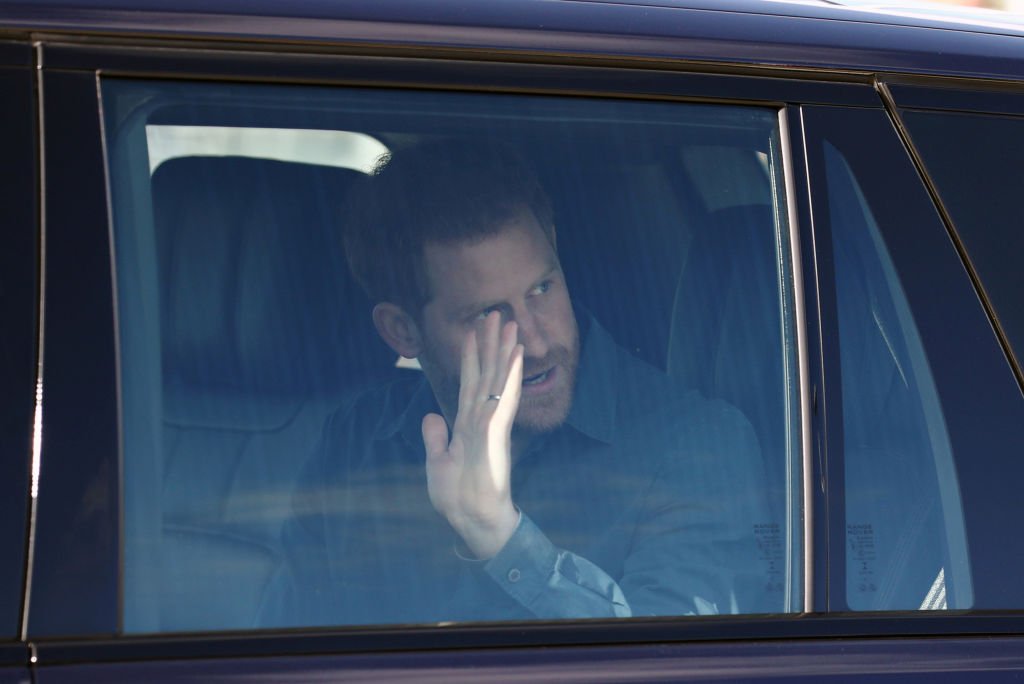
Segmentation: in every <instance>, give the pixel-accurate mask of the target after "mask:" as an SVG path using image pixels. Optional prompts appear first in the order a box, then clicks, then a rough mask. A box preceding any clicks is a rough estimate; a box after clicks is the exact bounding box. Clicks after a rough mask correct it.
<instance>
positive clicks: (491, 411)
mask: <svg viewBox="0 0 1024 684" xmlns="http://www.w3.org/2000/svg"><path fill="white" fill-rule="evenodd" d="M517 335H518V330H517V327H516V324H515V322H514V321H509V322H508V323H505V324H504V325H502V324H501V316H500V314H498V313H497V312H492V313H490V314H488V315H487V317H486V318H485V319H484V320H483V321H482V323H481V325H479V326H478V327H477V328H476V329H475V330H473V331H471V332H470V333H469V334H467V336H466V339H465V342H464V344H463V348H462V375H461V384H460V387H459V407H458V414H457V415H456V417H455V424H454V425H453V426H452V435H451V440H450V441H449V439H448V425H447V424H446V423H445V421H444V418H442V417H441V416H440V415H438V414H436V413H431V414H428V415H427V416H425V417H424V418H423V445H424V446H425V447H426V452H427V487H428V490H429V493H430V502H431V503H432V504H433V506H434V508H435V509H436V510H437V511H438V512H439V513H441V514H442V515H444V516H445V518H447V520H448V522H449V523H450V524H451V526H452V527H453V528H454V529H455V531H456V532H457V533H458V534H459V535H460V536H461V537H462V539H463V540H464V541H465V542H466V545H467V546H469V548H470V550H471V551H472V552H473V553H474V554H475V555H476V557H477V558H490V557H491V556H494V555H495V554H496V553H498V551H500V550H501V548H502V547H503V546H504V545H505V543H506V542H507V541H508V539H509V537H511V536H512V533H513V532H514V531H515V528H516V524H517V522H518V514H517V513H516V510H515V506H514V505H513V504H512V490H511V483H510V478H511V473H512V423H513V421H514V420H515V416H516V411H517V410H518V408H519V395H520V392H521V390H522V381H523V345H521V344H518V343H517V341H516V340H517Z"/></svg>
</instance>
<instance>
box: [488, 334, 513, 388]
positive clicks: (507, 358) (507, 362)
mask: <svg viewBox="0 0 1024 684" xmlns="http://www.w3.org/2000/svg"><path fill="white" fill-rule="evenodd" d="M518 338H519V326H517V325H516V322H515V321H509V322H508V323H506V324H505V325H503V326H502V327H501V339H500V340H499V342H498V361H497V363H496V364H495V367H496V370H495V374H494V379H493V381H492V382H491V384H490V385H488V387H490V388H491V391H490V393H491V394H492V395H501V396H504V395H505V384H506V383H507V382H508V374H509V371H510V369H511V366H512V352H513V351H515V348H516V342H517V340H518Z"/></svg>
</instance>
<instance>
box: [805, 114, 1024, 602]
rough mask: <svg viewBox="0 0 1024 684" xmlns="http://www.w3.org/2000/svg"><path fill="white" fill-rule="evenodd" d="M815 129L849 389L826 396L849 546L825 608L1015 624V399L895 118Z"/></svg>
mask: <svg viewBox="0 0 1024 684" xmlns="http://www.w3.org/2000/svg"><path fill="white" fill-rule="evenodd" d="M805 117H806V118H805V120H806V122H807V131H808V137H809V140H811V141H812V142H811V146H810V149H811V160H812V164H811V173H812V175H815V177H817V178H821V179H822V182H821V184H820V185H819V186H818V194H817V195H815V196H814V197H812V199H813V200H814V202H815V204H816V209H817V210H818V211H820V212H821V213H820V214H819V215H818V216H817V217H816V220H815V223H816V228H817V227H818V226H824V225H827V226H828V227H829V232H828V239H830V240H831V246H830V248H829V249H828V250H827V252H826V253H825V254H826V255H828V256H824V255H822V254H819V259H821V260H822V261H821V263H827V264H829V265H830V267H831V268H833V269H834V276H835V280H834V295H835V297H834V300H832V299H831V297H829V296H825V298H824V299H823V302H824V303H823V318H825V319H826V320H827V319H830V318H833V317H834V325H835V328H834V330H835V332H836V337H835V339H834V340H832V341H831V342H830V343H828V347H829V348H830V349H829V351H827V352H826V354H828V353H830V352H831V353H834V354H835V356H834V357H833V359H834V361H833V362H832V363H833V364H834V368H835V369H836V370H837V371H838V372H837V374H836V376H835V378H834V379H838V380H839V381H840V382H839V386H840V388H841V391H840V392H839V396H834V395H827V396H830V397H831V398H829V399H828V404H829V405H830V406H831V409H830V410H829V412H828V413H829V415H830V416H834V417H835V418H832V419H830V420H829V432H830V434H831V435H832V437H831V439H830V440H829V443H830V455H829V479H830V482H831V483H832V489H831V494H830V499H831V500H832V501H834V502H836V503H837V504H839V502H841V504H840V505H836V506H835V507H834V508H833V509H832V510H831V511H830V534H831V535H832V536H833V538H841V539H843V540H844V542H845V543H844V544H843V545H842V546H843V548H844V549H845V563H836V564H834V566H833V568H832V571H831V572H832V577H833V582H832V586H833V589H832V590H831V594H830V605H832V606H833V607H835V608H836V609H842V608H843V607H846V608H849V609H851V610H944V609H967V608H1020V607H1022V606H1024V592H1022V591H1021V590H1020V588H1019V582H1017V580H1016V577H1017V576H1018V574H1019V572H1020V571H1021V569H1022V568H1021V562H1020V560H1019V559H1020V557H1021V545H1020V543H1019V541H1018V540H1019V539H1020V535H1019V534H1017V532H1016V522H1015V520H1016V518H1015V516H1012V515H1009V516H1008V515H1007V513H1006V511H1008V510H1016V509H1017V508H1018V507H1019V492H1018V489H1019V488H1018V487H1017V486H1016V484H1013V483H1015V482H1016V481H1017V480H1018V474H1019V469H1020V468H1019V465H1018V463H1017V461H1018V459H1017V458H1016V454H1017V453H1018V452H1019V445H1020V444H1021V443H1022V440H1024V435H1022V433H1021V425H1022V418H1024V402H1022V400H1021V392H1020V388H1019V387H1018V386H1017V383H1016V381H1015V379H1014V376H1013V373H1012V371H1011V369H1010V367H1009V365H1008V363H1007V359H1006V357H1005V356H1004V354H1003V352H1002V350H1001V348H1000V346H999V343H998V340H997V338H996V336H995V334H994V331H993V329H992V325H991V322H990V321H989V319H988V318H987V316H986V315H985V311H984V309H983V308H982V307H981V304H980V302H979V300H978V297H977V294H976V292H975V291H974V289H973V287H972V283H971V280H970V278H969V277H968V274H967V272H966V269H965V268H964V265H963V263H962V261H961V260H960V258H959V255H958V254H957V251H956V249H955V248H954V245H953V243H952V242H951V240H950V239H949V235H948V233H947V231H946V228H945V226H944V225H943V223H942V220H941V219H940V216H939V214H938V212H937V210H936V208H935V206H934V205H933V203H932V202H931V199H930V198H929V196H928V194H927V192H926V190H925V187H924V184H923V183H922V181H921V178H920V176H919V175H918V174H917V172H916V170H915V168H914V166H913V163H912V162H911V159H910V157H909V155H908V154H907V152H906V150H905V148H904V147H903V146H902V144H901V143H900V141H899V138H898V136H897V134H896V131H895V129H894V127H893V126H892V123H891V122H890V121H889V119H888V118H887V117H886V115H885V114H884V113H883V112H881V111H870V110H841V109H829V108H819V109H815V108H808V109H807V111H806V112H805ZM864 140H870V141H872V144H871V145H870V146H865V145H864V144H863V141H864ZM818 238H819V239H820V240H821V242H819V244H823V243H824V236H823V234H822V233H818ZM833 301H834V307H833V304H832V302H833ZM836 357H837V358H836ZM832 385H833V387H834V386H835V383H834V382H833V383H832ZM837 408H838V410H836V409H837ZM839 417H841V421H840V420H837V418H839ZM840 483H842V486H840ZM837 546H838V545H836V544H833V548H836V547H837Z"/></svg>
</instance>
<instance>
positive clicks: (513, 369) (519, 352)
mask: <svg viewBox="0 0 1024 684" xmlns="http://www.w3.org/2000/svg"><path fill="white" fill-rule="evenodd" d="M523 354H524V350H523V345H521V344H516V345H515V346H513V348H512V358H511V360H510V361H509V368H508V377H507V378H505V387H504V388H502V391H501V401H499V402H498V413H499V415H501V416H502V417H505V418H507V420H508V425H507V429H508V430H510V431H511V429H512V422H513V420H514V419H515V417H516V412H517V411H518V410H519V397H520V395H521V394H522V391H523Z"/></svg>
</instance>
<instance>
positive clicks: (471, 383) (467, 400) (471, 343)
mask: <svg viewBox="0 0 1024 684" xmlns="http://www.w3.org/2000/svg"><path fill="white" fill-rule="evenodd" d="M479 387H480V355H479V354H478V353H477V347H476V331H475V330H470V331H469V332H468V333H467V334H466V338H465V340H464V341H463V343H462V371H461V373H460V375H459V416H463V415H465V414H466V412H467V409H468V408H469V407H471V406H472V405H473V404H474V402H476V401H479V394H480V389H479Z"/></svg>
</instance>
